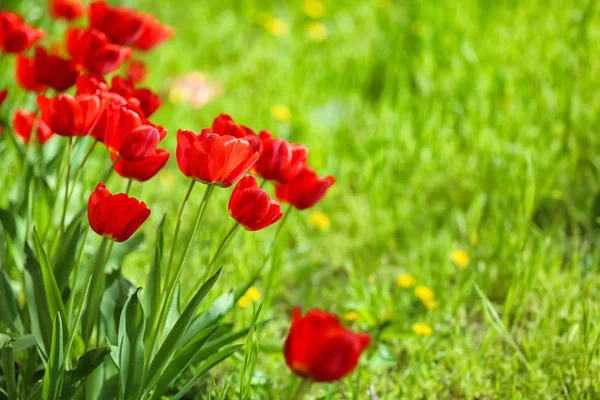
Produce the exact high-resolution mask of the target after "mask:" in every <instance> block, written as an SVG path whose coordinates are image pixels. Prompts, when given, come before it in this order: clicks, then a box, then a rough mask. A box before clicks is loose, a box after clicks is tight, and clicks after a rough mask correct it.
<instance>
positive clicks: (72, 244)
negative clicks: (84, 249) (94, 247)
mask: <svg viewBox="0 0 600 400" xmlns="http://www.w3.org/2000/svg"><path fill="white" fill-rule="evenodd" d="M85 211H86V209H85V208H83V209H82V210H81V211H79V213H77V215H76V216H75V217H74V218H73V220H72V221H71V223H70V224H69V226H68V227H67V230H66V231H65V233H64V235H63V237H62V238H61V245H60V247H59V249H58V251H57V252H56V255H55V256H54V258H53V265H54V276H55V278H56V284H57V285H58V289H59V290H60V291H61V293H62V291H63V290H64V289H65V288H66V287H67V286H68V284H69V276H70V275H71V271H72V270H73V266H74V265H75V262H76V258H77V248H78V247H79V242H80V241H81V238H82V237H83V233H84V232H85V229H86V228H85V227H83V225H82V223H81V218H82V216H83V215H84V212H85Z"/></svg>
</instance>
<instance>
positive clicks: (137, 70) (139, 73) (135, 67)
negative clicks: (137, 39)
mask: <svg viewBox="0 0 600 400" xmlns="http://www.w3.org/2000/svg"><path fill="white" fill-rule="evenodd" d="M127 78H128V79H130V80H131V81H132V82H133V83H140V82H142V81H143V80H144V78H146V65H145V64H144V63H143V62H142V61H139V60H131V61H130V62H129V64H128V65H127Z"/></svg>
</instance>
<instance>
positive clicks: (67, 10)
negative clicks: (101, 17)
mask: <svg viewBox="0 0 600 400" xmlns="http://www.w3.org/2000/svg"><path fill="white" fill-rule="evenodd" d="M49 7H50V14H51V15H52V16H53V17H54V18H56V19H64V20H66V21H73V20H74V19H77V18H79V17H82V16H83V14H85V7H84V6H83V3H81V1H80V0H50V1H49Z"/></svg>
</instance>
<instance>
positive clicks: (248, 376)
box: [240, 303, 263, 399]
mask: <svg viewBox="0 0 600 400" xmlns="http://www.w3.org/2000/svg"><path fill="white" fill-rule="evenodd" d="M262 307H263V305H262V303H261V304H260V306H259V307H258V309H256V311H255V312H254V316H253V317H252V323H251V324H250V332H249V334H248V336H247V337H246V347H245V349H244V363H243V364H242V371H241V379H240V393H241V394H242V395H241V396H240V398H241V399H248V398H249V397H250V388H251V381H252V375H253V373H254V369H255V368H256V362H257V359H258V338H257V335H256V322H257V321H258V317H259V316H260V313H261V311H262Z"/></svg>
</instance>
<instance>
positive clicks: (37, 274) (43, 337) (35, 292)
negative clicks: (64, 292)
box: [25, 244, 52, 359]
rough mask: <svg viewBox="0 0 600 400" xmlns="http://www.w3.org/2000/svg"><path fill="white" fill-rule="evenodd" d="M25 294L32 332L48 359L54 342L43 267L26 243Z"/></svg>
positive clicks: (43, 354)
mask: <svg viewBox="0 0 600 400" xmlns="http://www.w3.org/2000/svg"><path fill="white" fill-rule="evenodd" d="M25 295H26V301H27V310H28V311H29V319H30V322H31V333H33V335H34V336H35V339H36V342H37V344H38V348H39V350H40V353H41V354H42V356H43V357H44V358H45V359H47V358H48V353H49V351H50V345H51V342H52V318H51V316H50V311H49V308H48V302H47V300H46V297H47V296H46V289H45V287H44V277H43V275H42V269H41V267H40V264H39V263H38V261H37V259H36V258H35V255H34V254H33V251H32V250H31V248H30V247H29V245H28V244H25Z"/></svg>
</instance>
